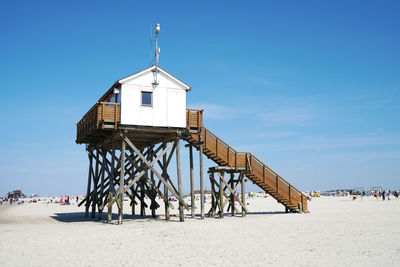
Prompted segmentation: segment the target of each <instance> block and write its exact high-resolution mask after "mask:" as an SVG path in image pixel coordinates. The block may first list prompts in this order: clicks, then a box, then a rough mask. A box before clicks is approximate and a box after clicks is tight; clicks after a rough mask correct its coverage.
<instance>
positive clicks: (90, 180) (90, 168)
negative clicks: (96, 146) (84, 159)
mask: <svg viewBox="0 0 400 267" xmlns="http://www.w3.org/2000/svg"><path fill="white" fill-rule="evenodd" d="M92 164H93V157H92V155H91V154H89V174H88V185H87V193H86V204H85V205H86V206H85V217H88V216H89V205H90V187H91V182H92Z"/></svg>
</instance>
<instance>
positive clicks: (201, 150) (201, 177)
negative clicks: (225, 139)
mask: <svg viewBox="0 0 400 267" xmlns="http://www.w3.org/2000/svg"><path fill="white" fill-rule="evenodd" d="M199 142H200V148H199V161H200V218H201V219H204V184H203V143H202V142H203V138H202V134H201V130H200V132H199Z"/></svg>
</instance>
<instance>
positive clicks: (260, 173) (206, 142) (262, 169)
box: [186, 114, 310, 212]
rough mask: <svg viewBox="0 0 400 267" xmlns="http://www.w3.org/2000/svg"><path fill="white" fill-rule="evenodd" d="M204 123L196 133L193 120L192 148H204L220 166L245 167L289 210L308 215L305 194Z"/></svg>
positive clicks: (190, 141)
mask: <svg viewBox="0 0 400 267" xmlns="http://www.w3.org/2000/svg"><path fill="white" fill-rule="evenodd" d="M188 117H189V118H190V114H188ZM199 118H200V116H199ZM201 120H202V115H201ZM192 121H193V119H192ZM201 124H202V121H201V123H197V125H196V126H195V127H194V128H196V130H193V128H191V127H190V126H191V125H193V123H192V122H190V119H189V122H188V126H189V127H188V128H189V131H190V134H189V135H188V136H187V137H186V140H187V141H188V142H189V143H190V144H191V145H193V146H194V147H196V148H197V149H199V148H200V145H202V146H203V154H204V155H206V156H207V157H208V158H209V159H212V160H213V161H214V162H215V163H217V164H218V165H219V166H229V167H233V168H236V169H243V168H244V169H245V174H246V177H247V178H248V179H250V180H251V181H252V182H253V183H255V184H256V185H258V186H259V187H260V188H262V189H263V190H264V191H265V192H266V193H268V194H269V195H271V196H272V197H274V198H275V199H276V200H277V201H278V202H279V203H281V204H282V205H284V206H285V207H286V208H287V209H288V210H290V211H292V212H308V208H307V201H308V200H310V199H309V198H308V197H307V196H305V195H304V194H303V193H302V192H301V191H299V190H298V189H297V188H295V187H294V186H293V185H291V184H290V183H288V182H287V181H286V180H285V179H283V178H282V177H280V176H279V175H278V174H277V173H275V172H274V171H273V170H271V169H270V168H269V167H268V166H267V165H265V164H264V163H262V162H261V161H260V160H259V159H257V158H256V157H255V156H254V155H252V154H251V153H248V152H237V151H236V150H234V149H233V148H231V147H230V146H229V145H227V144H226V143H225V142H223V141H222V140H221V139H219V138H218V137H217V136H216V135H215V134H213V133H212V132H211V131H210V130H208V129H207V128H205V127H204V126H202V125H201ZM200 136H201V137H200ZM199 138H201V140H199ZM199 141H201V142H199Z"/></svg>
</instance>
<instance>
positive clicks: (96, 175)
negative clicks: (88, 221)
mask: <svg viewBox="0 0 400 267" xmlns="http://www.w3.org/2000/svg"><path fill="white" fill-rule="evenodd" d="M98 157H99V148H97V149H96V158H98ZM98 180H99V162H98V161H96V166H95V171H94V176H93V192H92V212H91V217H92V218H94V217H95V216H96V205H97V183H98Z"/></svg>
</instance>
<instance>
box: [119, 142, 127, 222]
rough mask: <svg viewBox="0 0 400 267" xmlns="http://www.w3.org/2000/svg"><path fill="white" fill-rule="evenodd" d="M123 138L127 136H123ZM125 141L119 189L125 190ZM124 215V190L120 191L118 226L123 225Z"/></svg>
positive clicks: (123, 143)
mask: <svg viewBox="0 0 400 267" xmlns="http://www.w3.org/2000/svg"><path fill="white" fill-rule="evenodd" d="M122 135H123V136H124V135H125V134H122ZM125 148H126V144H125V140H124V139H123V138H122V144H121V169H120V171H121V172H120V175H119V188H121V189H122V188H124V182H125V180H124V179H125ZM123 213H124V193H123V191H122V190H119V209H118V224H122V217H123Z"/></svg>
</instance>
